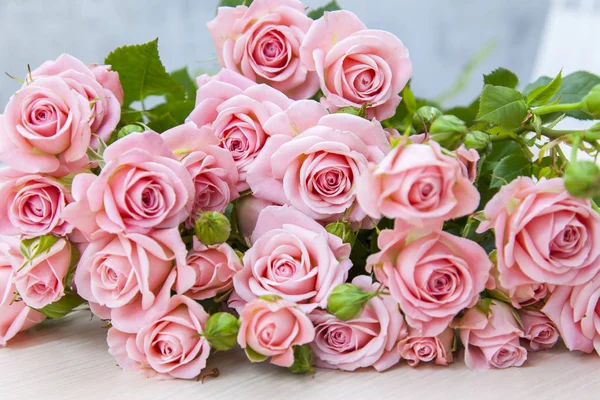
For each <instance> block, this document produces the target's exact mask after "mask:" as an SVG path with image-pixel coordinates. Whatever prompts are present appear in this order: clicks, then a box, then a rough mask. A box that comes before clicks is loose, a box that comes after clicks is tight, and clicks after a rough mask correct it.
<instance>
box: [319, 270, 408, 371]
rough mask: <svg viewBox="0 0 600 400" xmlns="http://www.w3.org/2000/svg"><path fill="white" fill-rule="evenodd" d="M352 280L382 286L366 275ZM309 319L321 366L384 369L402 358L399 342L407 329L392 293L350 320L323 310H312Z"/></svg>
mask: <svg viewBox="0 0 600 400" xmlns="http://www.w3.org/2000/svg"><path fill="white" fill-rule="evenodd" d="M352 283H353V284H354V285H356V286H358V287H360V288H361V289H363V290H365V291H368V292H373V291H375V290H377V288H378V287H379V285H377V284H373V283H372V281H371V277H369V276H365V275H361V276H358V277H356V278H354V279H353V280H352ZM310 319H311V320H312V321H313V324H314V325H315V330H316V337H315V341H314V342H313V343H311V348H312V350H313V354H314V356H315V357H316V358H317V365H318V366H320V367H325V368H335V369H341V370H345V371H354V370H355V369H357V368H363V367H373V368H375V369H376V370H377V371H384V370H386V369H388V368H390V367H392V366H394V365H395V364H397V363H398V361H400V351H399V350H398V348H397V346H396V345H397V343H398V341H399V340H402V339H404V337H406V335H407V331H406V325H405V324H404V318H402V314H401V313H400V310H399V309H398V304H397V303H396V302H395V301H394V300H393V299H392V298H391V297H390V296H385V295H382V296H377V297H374V298H372V299H371V300H369V302H368V303H367V305H366V306H365V308H364V310H363V312H362V314H361V315H360V316H359V317H357V318H355V319H353V320H350V321H341V320H339V319H337V318H336V317H335V316H333V315H331V314H327V313H326V312H325V311H322V310H315V311H313V313H312V314H310Z"/></svg>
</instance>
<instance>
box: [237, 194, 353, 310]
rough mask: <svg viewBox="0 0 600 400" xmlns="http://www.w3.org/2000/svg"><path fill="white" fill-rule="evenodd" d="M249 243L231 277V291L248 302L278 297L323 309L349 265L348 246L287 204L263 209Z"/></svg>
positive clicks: (311, 308) (342, 279) (307, 307)
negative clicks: (236, 270)
mask: <svg viewBox="0 0 600 400" xmlns="http://www.w3.org/2000/svg"><path fill="white" fill-rule="evenodd" d="M251 241H252V247H251V248H250V249H249V250H248V251H246V254H244V268H243V269H242V270H241V271H240V272H238V273H237V274H236V275H235V276H234V278H233V284H234V288H235V291H236V292H237V294H238V295H239V296H240V297H241V298H242V299H244V300H245V301H247V302H250V301H252V300H254V299H255V298H257V297H259V296H264V295H277V296H280V297H282V298H284V299H285V300H287V301H290V302H294V303H298V305H299V307H300V308H301V309H302V310H304V311H306V312H310V311H312V310H314V309H315V308H316V307H321V308H325V307H326V306H327V298H328V297H329V294H330V293H331V291H332V290H333V288H335V287H336V286H337V285H340V284H342V283H344V282H345V281H346V279H347V277H348V270H349V269H350V267H351V266H352V262H351V261H350V260H349V257H350V245H348V244H344V243H343V242H342V240H341V239H340V238H339V237H337V236H335V235H332V234H330V233H329V232H327V231H326V230H325V228H324V227H323V226H321V225H319V224H318V223H317V222H315V221H314V220H312V219H311V218H309V217H307V216H306V215H304V214H302V213H301V212H300V211H298V210H295V209H294V208H292V207H289V206H283V207H275V206H272V207H267V208H265V209H264V210H263V211H262V212H261V213H260V215H259V217H258V222H257V223H256V229H255V230H254V232H253V233H252V237H251Z"/></svg>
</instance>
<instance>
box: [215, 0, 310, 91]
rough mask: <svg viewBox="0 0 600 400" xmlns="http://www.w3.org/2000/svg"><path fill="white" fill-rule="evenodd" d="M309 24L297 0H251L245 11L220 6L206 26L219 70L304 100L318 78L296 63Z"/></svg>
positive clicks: (240, 7)
mask: <svg viewBox="0 0 600 400" xmlns="http://www.w3.org/2000/svg"><path fill="white" fill-rule="evenodd" d="M312 23H313V21H312V19H310V18H309V17H307V16H306V10H305V8H304V6H303V5H302V3H300V1H298V0H255V1H254V2H252V4H250V6H249V7H246V6H238V7H236V8H231V7H219V10H218V12H217V17H216V18H215V19H214V20H212V21H210V22H209V23H208V24H207V27H208V30H209V31H210V33H211V34H212V36H213V39H214V42H215V46H216V47H217V55H218V57H219V62H220V63H221V65H222V66H224V67H226V68H227V69H231V70H233V71H236V72H239V73H241V74H243V75H245V76H246V77H248V78H250V79H251V80H253V81H256V82H260V83H266V84H268V85H269V86H271V87H273V88H275V89H277V90H280V91H282V92H284V93H286V94H287V95H288V96H290V97H291V98H294V99H306V98H309V97H311V96H313V95H314V94H315V93H316V92H317V90H318V89H319V80H318V78H317V74H316V73H314V72H308V71H307V70H306V68H305V67H304V66H303V65H302V64H301V63H300V45H301V44H302V40H303V39H304V35H305V34H306V32H307V31H308V29H309V28H310V26H311V25H312Z"/></svg>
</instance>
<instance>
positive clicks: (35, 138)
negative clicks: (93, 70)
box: [0, 77, 93, 176]
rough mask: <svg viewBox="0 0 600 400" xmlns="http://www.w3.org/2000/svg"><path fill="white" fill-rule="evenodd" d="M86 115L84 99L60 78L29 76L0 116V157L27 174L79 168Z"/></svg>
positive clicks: (88, 133) (83, 160)
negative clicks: (28, 81)
mask: <svg viewBox="0 0 600 400" xmlns="http://www.w3.org/2000/svg"><path fill="white" fill-rule="evenodd" d="M92 113H93V111H92V110H91V109H90V103H89V101H88V99H87V98H86V97H84V96H82V95H81V94H79V93H78V92H77V91H75V90H73V89H72V88H71V87H70V86H69V84H68V83H67V82H66V80H65V79H62V78H60V77H42V78H37V79H35V80H34V81H33V82H31V83H29V84H28V85H27V86H24V87H23V88H21V89H20V90H19V91H18V92H17V93H15V94H14V95H13V96H12V97H11V99H10V101H9V102H8V104H7V105H6V109H5V110H4V115H3V116H2V118H1V119H0V161H2V162H4V163H6V164H8V165H9V166H11V167H13V168H15V169H17V170H20V171H23V172H28V173H38V172H47V173H52V174H53V175H56V176H59V175H67V174H68V173H69V172H70V171H71V170H73V171H79V170H81V169H82V168H84V167H85V165H87V162H88V157H87V155H86V152H87V149H88V146H89V145H90V142H91V140H92V130H91V128H90V120H91V119H92V118H93V114H92Z"/></svg>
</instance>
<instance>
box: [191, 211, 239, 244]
mask: <svg viewBox="0 0 600 400" xmlns="http://www.w3.org/2000/svg"><path fill="white" fill-rule="evenodd" d="M194 232H195V234H196V237H197V238H198V240H200V242H201V243H202V244H204V245H206V246H210V245H213V244H220V243H223V242H225V241H226V240H227V239H229V234H230V233H231V225H230V224H229V220H228V219H227V217H226V216H224V215H223V214H221V213H218V212H216V211H205V212H203V213H201V214H200V215H199V216H198V218H196V224H195V227H194Z"/></svg>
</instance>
